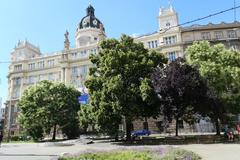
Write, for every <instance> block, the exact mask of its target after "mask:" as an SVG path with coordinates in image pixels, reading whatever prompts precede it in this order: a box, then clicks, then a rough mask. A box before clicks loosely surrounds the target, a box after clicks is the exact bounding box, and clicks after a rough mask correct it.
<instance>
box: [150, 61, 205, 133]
mask: <svg viewBox="0 0 240 160" xmlns="http://www.w3.org/2000/svg"><path fill="white" fill-rule="evenodd" d="M151 80H152V83H153V86H154V88H155V91H156V93H157V94H158V96H159V99H160V101H161V108H162V112H163V115H164V117H165V118H166V119H167V120H168V121H170V122H171V121H172V119H175V121H176V136H178V122H179V119H182V120H185V121H186V122H189V123H190V122H192V121H193V118H194V113H195V112H196V108H195V106H198V105H201V102H202V100H203V99H204V98H205V97H206V93H207V86H206V83H205V81H204V80H203V79H202V78H201V76H200V74H199V72H198V70H196V69H194V68H192V67H191V66H190V65H187V64H186V63H185V60H184V59H182V58H178V59H177V60H175V61H173V62H171V63H170V64H169V65H167V66H166V67H165V68H156V70H155V71H154V72H153V73H152V76H151Z"/></svg>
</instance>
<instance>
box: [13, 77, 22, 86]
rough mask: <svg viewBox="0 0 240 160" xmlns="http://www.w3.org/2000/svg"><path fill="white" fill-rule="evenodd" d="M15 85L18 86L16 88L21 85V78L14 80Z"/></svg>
mask: <svg viewBox="0 0 240 160" xmlns="http://www.w3.org/2000/svg"><path fill="white" fill-rule="evenodd" d="M14 85H16V86H20V85H21V78H20V77H17V78H14Z"/></svg>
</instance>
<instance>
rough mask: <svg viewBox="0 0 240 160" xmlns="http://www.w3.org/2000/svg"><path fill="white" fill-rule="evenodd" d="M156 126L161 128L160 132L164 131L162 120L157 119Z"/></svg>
mask: <svg viewBox="0 0 240 160" xmlns="http://www.w3.org/2000/svg"><path fill="white" fill-rule="evenodd" d="M156 126H157V128H158V129H159V131H160V132H163V131H164V126H163V122H162V121H157V122H156Z"/></svg>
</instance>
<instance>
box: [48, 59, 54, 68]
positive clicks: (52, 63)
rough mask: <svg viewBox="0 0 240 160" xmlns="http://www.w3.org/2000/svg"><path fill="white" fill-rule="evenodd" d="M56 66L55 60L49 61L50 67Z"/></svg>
mask: <svg viewBox="0 0 240 160" xmlns="http://www.w3.org/2000/svg"><path fill="white" fill-rule="evenodd" d="M53 66H54V59H51V60H48V67H53Z"/></svg>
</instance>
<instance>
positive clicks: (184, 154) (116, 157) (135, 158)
mask: <svg viewBox="0 0 240 160" xmlns="http://www.w3.org/2000/svg"><path fill="white" fill-rule="evenodd" d="M59 160H201V157H200V156H198V155H197V154H195V153H193V152H191V151H186V150H182V149H173V150H171V151H169V152H167V153H166V154H165V155H161V156H160V155H157V154H156V153H154V152H150V151H142V152H139V151H121V152H120V151H119V152H102V153H85V154H81V155H79V156H78V157H61V158H60V159H59Z"/></svg>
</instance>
